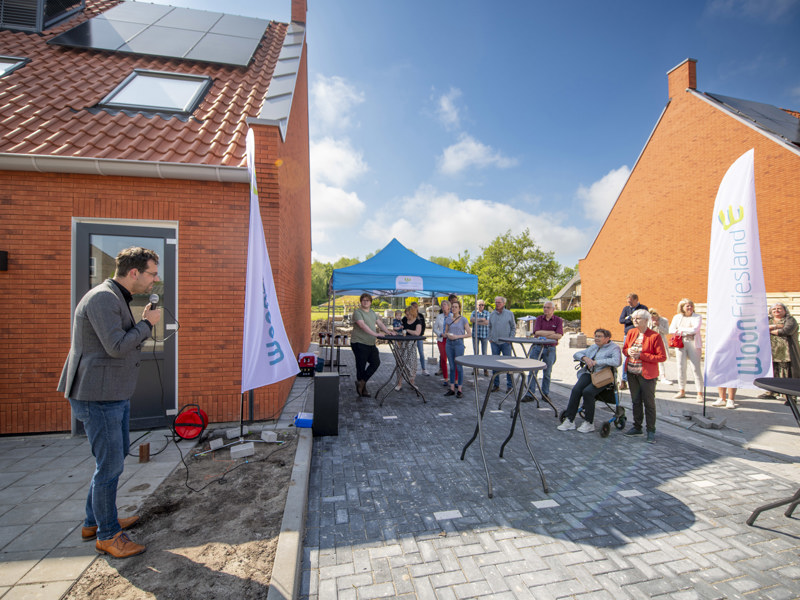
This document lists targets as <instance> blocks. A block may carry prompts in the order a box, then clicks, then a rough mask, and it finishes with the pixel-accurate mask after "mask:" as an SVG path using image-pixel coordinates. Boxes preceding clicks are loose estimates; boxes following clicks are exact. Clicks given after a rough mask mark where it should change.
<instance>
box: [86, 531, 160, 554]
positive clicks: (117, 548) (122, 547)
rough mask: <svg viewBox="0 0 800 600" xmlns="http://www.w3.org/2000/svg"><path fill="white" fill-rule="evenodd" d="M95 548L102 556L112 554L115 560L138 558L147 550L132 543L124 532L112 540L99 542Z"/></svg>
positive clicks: (95, 544)
mask: <svg viewBox="0 0 800 600" xmlns="http://www.w3.org/2000/svg"><path fill="white" fill-rule="evenodd" d="M94 547H95V549H96V550H97V551H98V552H99V553H100V554H110V555H111V556H113V557H114V558H128V557H130V556H136V555H137V554H141V553H142V552H144V551H145V550H146V549H147V548H145V547H144V546H142V545H141V544H137V543H136V542H133V541H131V538H129V537H128V534H127V533H125V532H124V531H120V532H119V533H118V534H117V535H115V536H114V537H113V538H111V539H110V540H97V541H96V542H95V543H94Z"/></svg>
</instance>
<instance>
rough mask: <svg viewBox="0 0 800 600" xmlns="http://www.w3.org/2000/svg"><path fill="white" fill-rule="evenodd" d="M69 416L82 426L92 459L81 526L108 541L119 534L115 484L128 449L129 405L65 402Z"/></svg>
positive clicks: (121, 403) (127, 401)
mask: <svg viewBox="0 0 800 600" xmlns="http://www.w3.org/2000/svg"><path fill="white" fill-rule="evenodd" d="M69 403H70V405H72V414H73V415H74V416H75V418H76V419H78V420H79V421H81V422H82V423H83V427H84V429H85V430H86V437H87V438H88V439H89V446H90V447H91V449H92V456H94V461H95V470H94V475H92V481H91V483H90V484H89V494H88V495H87V497H86V520H85V521H84V522H83V525H84V526H85V527H94V526H95V525H97V539H98V540H110V539H111V538H113V537H114V536H115V535H117V533H119V532H120V526H119V517H118V516H117V484H118V483H119V476H120V475H122V470H123V468H124V467H125V456H127V454H128V449H129V448H130V432H129V430H128V429H129V425H130V417H131V403H130V401H129V400H117V401H114V402H86V401H83V400H72V399H70V401H69Z"/></svg>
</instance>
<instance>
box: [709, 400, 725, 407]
mask: <svg viewBox="0 0 800 600" xmlns="http://www.w3.org/2000/svg"><path fill="white" fill-rule="evenodd" d="M711 406H725V400H717V401H715V402H712V403H711Z"/></svg>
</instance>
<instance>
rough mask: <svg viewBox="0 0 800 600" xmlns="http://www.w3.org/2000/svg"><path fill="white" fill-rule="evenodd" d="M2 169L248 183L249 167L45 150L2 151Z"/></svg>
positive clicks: (0, 166)
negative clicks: (53, 153) (51, 153)
mask: <svg viewBox="0 0 800 600" xmlns="http://www.w3.org/2000/svg"><path fill="white" fill-rule="evenodd" d="M0 171H34V172H37V173H72V174H77V175H104V176H119V177H153V178H156V179H187V180H190V181H218V182H228V183H248V182H249V181H250V180H249V177H248V175H247V168H246V167H224V166H214V165H196V164H195V165H190V164H183V163H167V162H154V161H142V160H120V159H108V158H85V157H76V156H47V155H43V154H9V153H0Z"/></svg>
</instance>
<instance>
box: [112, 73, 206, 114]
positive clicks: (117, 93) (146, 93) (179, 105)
mask: <svg viewBox="0 0 800 600" xmlns="http://www.w3.org/2000/svg"><path fill="white" fill-rule="evenodd" d="M210 86H211V78H210V77H205V76H201V75H184V74H181V73H165V72H162V71H146V70H143V69H136V70H135V71H134V72H133V73H131V75H129V76H128V77H127V78H126V79H125V81H123V82H122V83H121V84H120V85H119V86H118V87H117V88H116V89H115V90H114V91H113V92H111V93H110V94H109V95H108V96H106V97H105V98H104V99H103V100H102V101H101V102H100V106H103V107H106V108H119V109H131V110H147V111H166V112H175V113H191V112H193V111H194V109H195V108H197V105H198V104H200V100H202V99H203V96H204V95H205V93H206V91H208V88H209V87H210Z"/></svg>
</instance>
